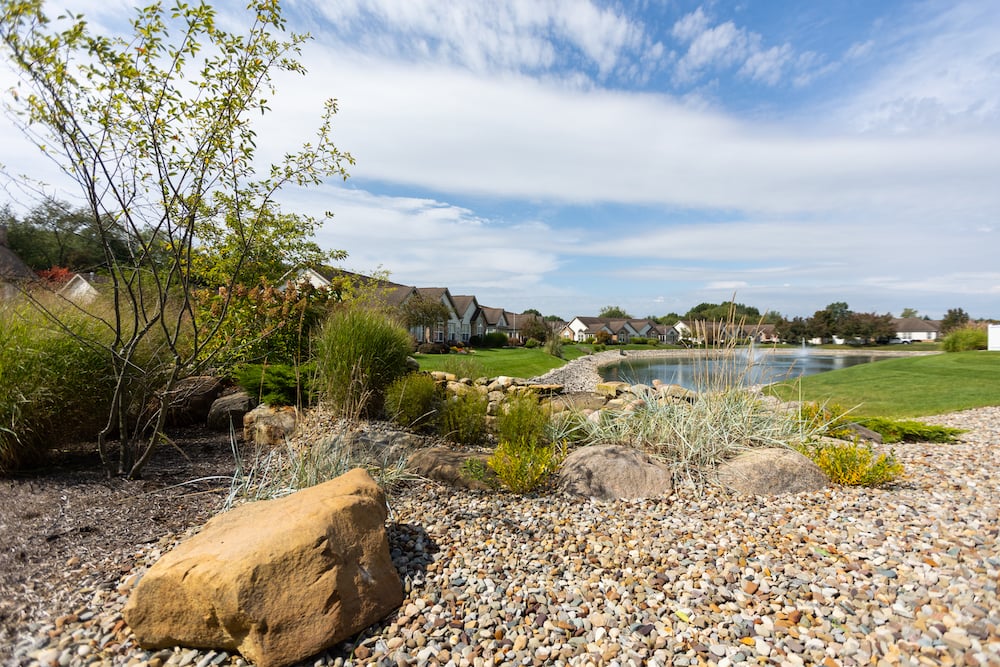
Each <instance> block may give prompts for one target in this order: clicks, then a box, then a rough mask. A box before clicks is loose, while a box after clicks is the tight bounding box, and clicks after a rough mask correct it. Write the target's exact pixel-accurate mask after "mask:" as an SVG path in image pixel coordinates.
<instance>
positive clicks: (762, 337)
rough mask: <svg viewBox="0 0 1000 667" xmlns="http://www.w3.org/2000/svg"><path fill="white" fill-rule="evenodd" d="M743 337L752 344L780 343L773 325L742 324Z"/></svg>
mask: <svg viewBox="0 0 1000 667" xmlns="http://www.w3.org/2000/svg"><path fill="white" fill-rule="evenodd" d="M743 335H744V336H746V338H747V340H749V341H752V342H754V343H780V342H781V339H780V337H779V336H778V330H777V328H776V327H775V326H774V325H773V324H744V325H743Z"/></svg>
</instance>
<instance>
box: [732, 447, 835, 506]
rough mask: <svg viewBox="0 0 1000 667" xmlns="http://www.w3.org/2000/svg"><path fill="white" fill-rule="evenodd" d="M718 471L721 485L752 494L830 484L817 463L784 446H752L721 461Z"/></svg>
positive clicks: (800, 489)
mask: <svg viewBox="0 0 1000 667" xmlns="http://www.w3.org/2000/svg"><path fill="white" fill-rule="evenodd" d="M717 473H718V480H719V483H720V484H722V486H724V487H726V488H728V489H730V490H731V491H736V492H737V493H742V494H746V495H755V496H774V495H778V494H782V493H799V492H802V491H819V490H820V489H825V488H826V487H828V486H829V485H830V478H829V477H827V476H826V473H824V472H823V470H822V469H821V468H820V467H819V466H818V465H816V464H815V463H813V462H812V461H810V460H809V458H808V457H806V456H804V455H802V454H800V453H798V452H796V451H794V450H791V449H785V448H783V447H765V448H762V449H751V450H749V451H747V452H744V453H742V454H740V455H739V456H736V457H735V458H732V459H730V460H728V461H725V462H724V463H722V465H720V466H719V468H718V471H717Z"/></svg>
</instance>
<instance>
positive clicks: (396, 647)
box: [0, 352, 1000, 667]
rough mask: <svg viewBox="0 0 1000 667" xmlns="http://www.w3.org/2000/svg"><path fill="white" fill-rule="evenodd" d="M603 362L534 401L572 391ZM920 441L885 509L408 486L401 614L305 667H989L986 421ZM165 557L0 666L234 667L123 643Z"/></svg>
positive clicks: (401, 534)
mask: <svg viewBox="0 0 1000 667" xmlns="http://www.w3.org/2000/svg"><path fill="white" fill-rule="evenodd" d="M612 354H613V355H618V353H617V352H613V353H610V354H609V353H603V354H602V355H592V356H593V358H590V359H587V360H586V361H582V363H575V362H574V364H567V367H570V368H569V370H566V367H564V368H563V369H559V370H560V371H563V375H562V376H553V374H547V375H546V376H545V381H547V382H549V381H557V380H556V379H555V378H556V377H561V378H569V379H570V380H571V382H576V381H579V382H581V383H582V382H583V381H584V379H585V378H586V377H588V373H591V372H596V368H597V367H598V366H599V365H600V364H602V363H610V361H606V360H610V359H611V358H612V357H611V355H612ZM558 381H559V382H563V381H564V379H559V380H558ZM571 382H566V384H567V386H568V387H573V386H574V385H572V384H571ZM592 386H593V384H590V385H589V387H592ZM926 421H928V422H932V423H938V424H942V425H947V426H957V427H960V428H965V429H968V432H967V433H966V434H964V435H963V436H962V437H961V441H960V442H958V443H956V444H951V445H941V444H930V443H907V444H901V445H896V446H895V451H896V453H897V456H898V457H899V459H900V460H901V461H902V462H903V463H904V465H905V467H906V471H907V472H906V477H905V479H903V480H902V481H901V482H900V483H897V484H895V485H894V486H892V487H891V488H887V489H863V488H852V487H831V488H829V489H826V490H824V491H822V492H816V493H801V494H789V495H785V496H777V497H751V498H748V497H733V496H728V495H726V494H725V493H723V492H721V491H719V490H715V489H708V490H700V491H698V490H694V489H691V488H678V489H676V490H675V492H674V493H673V494H672V495H670V496H665V497H662V498H657V499H650V500H645V501H614V502H597V501H593V500H587V499H580V498H573V497H569V496H565V495H562V494H559V493H551V494H546V495H540V496H526V497H522V496H515V495H511V494H502V493H495V492H477V491H456V490H455V489H452V488H445V487H442V486H438V485H436V484H430V483H421V484H413V485H410V486H408V487H406V488H404V489H402V490H400V491H398V492H396V493H395V494H393V495H392V497H391V498H390V505H391V515H390V522H389V525H388V532H389V539H390V545H391V548H392V556H393V561H394V563H395V565H396V566H397V568H398V570H399V572H400V574H401V576H402V578H403V581H404V587H405V591H404V592H405V599H404V601H403V604H402V606H401V607H400V609H399V610H398V612H396V613H395V614H393V615H392V616H390V617H389V618H387V619H386V620H385V621H383V622H382V623H381V624H379V625H376V626H374V627H372V628H370V629H369V630H367V631H366V632H364V633H362V634H361V635H359V636H358V637H356V638H355V639H354V640H353V641H351V642H347V643H344V644H341V645H338V646H336V647H334V648H333V649H331V650H329V651H327V652H325V653H324V654H321V655H318V656H315V657H314V658H312V659H310V660H309V661H307V662H305V663H303V664H304V665H316V666H319V665H425V664H426V665H495V664H503V665H640V664H649V665H702V664H706V665H720V666H722V667H728V666H732V665H741V664H745V665H751V664H753V665H792V666H798V665H827V666H830V667H834V666H836V665H970V666H971V665H998V666H1000V595H998V585H1000V551H998V549H997V544H998V542H1000V534H998V530H1000V487H998V485H997V483H996V479H995V471H996V470H997V469H998V468H1000V407H991V408H982V409H978V410H969V411H965V412H961V413H955V414H951V415H941V416H939V417H934V418H928V419H927V420H926ZM179 538H180V536H179V535H169V536H167V537H164V538H163V539H161V540H160V541H159V542H157V543H154V544H146V545H137V546H136V548H135V552H134V554H133V558H134V565H133V566H132V567H131V568H129V569H128V570H127V571H122V572H120V574H118V575H117V576H115V577H113V578H111V579H108V578H104V579H101V578H100V577H96V576H95V577H94V578H92V579H88V578H86V577H85V578H84V579H83V580H82V581H77V582H76V585H77V589H76V590H74V591H73V592H72V593H67V594H66V595H65V596H64V597H63V598H61V599H62V600H63V606H61V608H58V609H52V610H50V611H49V613H48V614H45V615H43V619H42V620H41V621H37V622H35V623H33V624H32V625H30V626H29V627H28V628H26V631H25V632H24V633H23V634H22V635H21V636H20V637H18V638H17V639H16V641H15V642H14V644H13V645H12V646H11V647H7V648H3V649H0V656H4V659H5V661H6V662H5V664H12V665H32V666H33V665H39V666H45V667H52V666H54V665H59V666H60V667H78V666H84V665H88V666H94V667H96V666H97V665H131V666H135V667H140V666H149V667H164V666H165V665H166V666H170V667H209V666H210V665H245V664H246V663H245V662H244V660H243V659H242V658H241V657H239V656H234V655H229V654H227V653H225V652H217V651H207V650H196V649H185V648H175V649H167V650H162V651H144V650H142V649H141V648H139V647H137V646H136V645H135V643H134V639H133V637H132V635H131V633H130V631H129V628H128V627H127V626H126V625H125V624H124V621H123V620H122V618H121V609H122V607H123V605H124V603H125V600H126V599H127V596H128V594H129V591H130V590H131V587H132V586H133V585H134V583H135V582H136V580H137V579H138V578H139V577H140V576H141V575H142V573H143V571H144V570H145V569H146V568H147V567H148V566H149V565H150V564H152V563H153V562H155V560H156V559H157V558H158V557H159V556H160V555H161V554H163V553H164V552H165V551H166V550H168V549H169V548H170V547H171V546H172V545H173V544H175V543H176V541H177V540H178V539H179ZM67 565H69V564H67ZM52 585H54V586H60V585H61V586H67V585H70V580H69V578H67V581H66V582H52ZM4 652H6V653H4Z"/></svg>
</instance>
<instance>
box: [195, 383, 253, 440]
mask: <svg viewBox="0 0 1000 667" xmlns="http://www.w3.org/2000/svg"><path fill="white" fill-rule="evenodd" d="M256 406H257V402H256V401H255V400H253V399H252V398H251V397H250V394H248V393H246V392H245V391H237V392H234V393H232V394H226V395H225V396H220V397H219V398H217V399H215V400H214V401H212V407H211V408H210V409H209V411H208V419H207V424H208V428H210V429H212V430H213V431H228V430H229V429H230V428H231V427H232V426H233V425H242V424H243V416H244V415H245V414H246V413H248V412H250V411H251V410H253V409H254V407H256Z"/></svg>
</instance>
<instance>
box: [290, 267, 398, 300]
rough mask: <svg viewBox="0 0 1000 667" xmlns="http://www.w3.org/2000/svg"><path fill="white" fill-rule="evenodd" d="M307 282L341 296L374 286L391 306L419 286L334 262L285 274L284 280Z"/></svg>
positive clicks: (377, 297)
mask: <svg viewBox="0 0 1000 667" xmlns="http://www.w3.org/2000/svg"><path fill="white" fill-rule="evenodd" d="M303 282H306V283H308V284H310V285H312V286H313V287H315V288H316V289H328V290H332V291H333V292H335V293H336V294H337V296H338V300H339V298H340V297H341V295H343V296H346V293H347V292H350V291H354V292H363V291H364V290H369V289H370V290H372V294H373V298H376V299H377V300H378V301H379V302H381V303H383V304H384V305H386V306H390V307H399V306H401V305H403V304H404V303H406V301H407V300H408V299H410V298H411V297H412V296H413V295H414V294H416V293H417V288H416V287H411V286H410V285H400V284H399V283H394V282H392V281H390V280H384V279H381V278H371V277H369V276H363V275H361V274H360V273H352V272H351V271H345V270H344V269H337V268H334V267H332V266H314V267H306V268H301V269H293V270H291V271H289V272H287V273H286V274H285V275H284V276H282V277H281V280H280V283H281V285H282V287H281V288H280V289H284V287H283V286H284V285H287V284H288V283H293V284H301V283H303Z"/></svg>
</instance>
